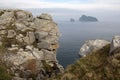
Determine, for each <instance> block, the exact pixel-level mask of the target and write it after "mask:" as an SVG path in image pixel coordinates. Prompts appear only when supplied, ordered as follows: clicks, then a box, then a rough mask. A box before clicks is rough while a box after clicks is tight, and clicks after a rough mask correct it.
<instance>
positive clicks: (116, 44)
mask: <svg viewBox="0 0 120 80" xmlns="http://www.w3.org/2000/svg"><path fill="white" fill-rule="evenodd" d="M117 48H120V36H114V37H113V39H112V42H111V47H110V54H112V52H113V51H114V50H115V49H117Z"/></svg>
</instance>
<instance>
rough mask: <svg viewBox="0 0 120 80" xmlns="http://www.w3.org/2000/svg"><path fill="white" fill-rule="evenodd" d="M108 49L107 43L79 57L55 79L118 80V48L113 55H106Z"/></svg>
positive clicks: (119, 75)
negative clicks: (99, 48)
mask: <svg viewBox="0 0 120 80" xmlns="http://www.w3.org/2000/svg"><path fill="white" fill-rule="evenodd" d="M109 50H110V45H107V46H105V47H104V48H102V49H101V50H98V51H96V52H93V53H92V54H89V55H87V56H86V57H83V58H81V59H80V60H78V61H77V62H76V63H74V64H72V65H69V66H68V67H67V68H66V71H65V72H64V73H63V74H62V75H59V76H57V77H56V79H55V80H120V53H119V52H120V48H117V49H116V50H115V51H114V53H116V54H113V55H108V53H109ZM52 80H53V79H52Z"/></svg>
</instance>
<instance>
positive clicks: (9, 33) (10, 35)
mask: <svg viewBox="0 0 120 80" xmlns="http://www.w3.org/2000/svg"><path fill="white" fill-rule="evenodd" d="M15 35H16V32H15V31H14V30H8V35H7V38H13V37H14V36H15Z"/></svg>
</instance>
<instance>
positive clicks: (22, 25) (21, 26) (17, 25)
mask: <svg viewBox="0 0 120 80" xmlns="http://www.w3.org/2000/svg"><path fill="white" fill-rule="evenodd" d="M15 27H16V28H17V30H22V29H24V28H26V27H27V26H25V25H24V24H22V23H15Z"/></svg>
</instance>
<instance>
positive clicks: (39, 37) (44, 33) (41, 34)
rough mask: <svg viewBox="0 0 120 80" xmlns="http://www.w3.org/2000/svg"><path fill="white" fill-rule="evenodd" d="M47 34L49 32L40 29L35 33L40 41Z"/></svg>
mask: <svg viewBox="0 0 120 80" xmlns="http://www.w3.org/2000/svg"><path fill="white" fill-rule="evenodd" d="M47 35H48V32H44V31H40V32H36V33H35V36H36V39H38V41H41V40H42V39H43V38H45V37H46V36H47Z"/></svg>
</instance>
